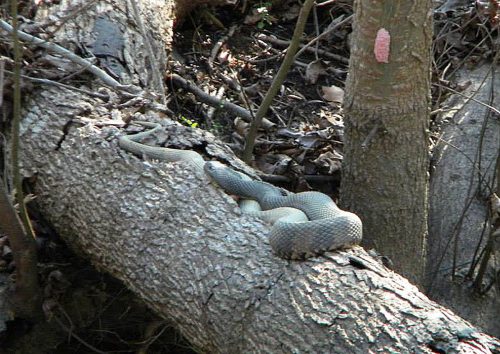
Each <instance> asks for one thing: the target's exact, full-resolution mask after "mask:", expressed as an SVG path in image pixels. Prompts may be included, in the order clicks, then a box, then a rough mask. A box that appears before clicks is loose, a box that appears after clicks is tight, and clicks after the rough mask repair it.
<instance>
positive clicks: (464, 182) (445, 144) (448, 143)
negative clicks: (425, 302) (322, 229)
mask: <svg viewBox="0 0 500 354" xmlns="http://www.w3.org/2000/svg"><path fill="white" fill-rule="evenodd" d="M496 69H497V67H494V66H493V67H492V64H491V63H485V64H483V65H482V66H480V67H478V68H477V69H474V70H467V69H463V70H461V71H460V72H459V76H458V78H457V80H458V81H461V83H462V84H464V83H465V82H469V86H468V87H467V89H466V90H464V91H463V92H462V95H458V94H455V95H452V96H451V97H450V98H449V99H448V100H447V102H446V103H445V105H444V107H443V110H444V113H443V114H442V115H441V116H440V117H438V119H439V121H438V123H440V124H441V129H442V130H441V133H440V136H439V140H437V142H436V146H435V148H434V151H433V163H432V167H433V168H432V169H431V185H430V206H431V209H430V216H429V259H428V271H429V272H428V284H427V286H428V287H429V290H430V294H431V296H432V297H433V298H435V299H437V300H439V302H441V303H443V304H446V305H448V306H450V307H452V308H453V309H454V310H455V311H457V313H459V314H461V315H462V316H464V317H465V318H467V319H469V320H470V321H472V322H474V323H476V324H478V325H480V326H482V327H483V328H485V329H487V330H488V332H489V333H492V334H495V335H497V336H499V335H500V321H499V320H498V309H499V308H500V296H499V294H498V289H499V288H498V286H492V287H491V288H490V289H489V290H488V291H487V292H485V293H483V294H481V290H482V288H484V287H485V286H487V285H488V284H491V282H493V283H494V284H495V283H496V284H498V279H497V277H496V276H495V274H497V272H498V271H499V267H498V265H496V266H495V262H494V259H495V258H496V259H498V257H499V256H500V254H498V252H499V250H498V249H496V255H493V257H492V258H491V260H490V262H489V265H488V269H487V271H486V272H485V277H484V278H483V281H482V282H481V287H480V288H476V289H474V287H472V284H473V280H474V278H475V277H476V276H477V275H478V268H479V264H480V262H479V259H480V255H481V254H482V250H483V249H484V247H485V245H486V243H487V242H488V239H489V238H490V237H493V236H492V235H491V231H492V225H491V219H490V217H491V215H490V213H489V205H488V204H489V203H488V200H489V197H490V196H491V193H492V192H494V191H495V190H496V191H497V193H498V190H497V189H496V187H497V185H496V183H495V168H496V164H497V158H498V154H499V151H500V148H499V147H500V123H499V121H498V119H496V118H495V115H496V113H494V112H491V111H490V109H489V108H487V107H485V106H484V105H481V104H479V103H477V102H476V101H473V100H472V99H470V98H469V97H473V99H475V100H477V101H480V102H483V103H485V104H489V105H491V106H493V107H500V99H499V98H498V96H496V95H494V91H493V90H494V88H495V87H499V86H500V79H499V78H498V75H493V71H494V70H496ZM464 96H465V97H464ZM496 178H497V179H498V176H496ZM491 241H493V240H491ZM493 244H494V243H493Z"/></svg>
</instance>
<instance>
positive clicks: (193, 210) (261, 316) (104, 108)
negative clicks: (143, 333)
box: [20, 1, 500, 353]
mask: <svg viewBox="0 0 500 354" xmlns="http://www.w3.org/2000/svg"><path fill="white" fill-rule="evenodd" d="M114 4H122V5H123V3H120V2H119V1H118V2H115V3H114ZM100 6H104V5H102V4H101V5H100ZM106 6H107V5H106ZM124 7H125V6H124ZM122 10H123V9H122ZM127 13H128V12H127V11H114V12H113V13H112V16H113V20H114V21H121V22H120V23H122V24H123V27H121V28H123V30H124V31H125V32H124V33H126V38H129V39H130V38H136V37H134V35H133V34H131V33H129V32H128V31H133V30H134V29H133V28H130V27H131V26H125V24H127V23H128V24H130V23H132V21H127V19H121V18H119V15H121V16H123V15H124V14H127ZM150 13H151V12H150ZM83 19H84V20H86V21H83V22H82V23H81V24H80V23H79V24H80V25H81V26H75V27H74V30H75V31H77V32H78V33H74V34H75V35H76V36H74V37H72V38H74V39H75V38H77V39H80V38H82V37H81V35H82V34H83V33H86V32H85V31H88V30H89V28H92V27H91V26H92V24H93V23H94V22H93V21H92V20H91V19H90V17H88V14H87V15H85V16H84V17H83ZM143 20H144V22H145V23H146V24H147V21H146V18H145V19H143ZM89 26H90V27H89ZM147 26H148V28H150V29H151V30H152V31H153V32H152V33H153V34H155V33H156V32H154V30H155V27H154V26H151V25H150V24H149V25H147ZM72 28H73V27H72ZM79 31H81V32H79ZM153 38H162V36H161V35H158V37H156V36H153ZM153 40H154V39H153ZM157 44H158V43H157ZM134 45H137V46H138V47H135V48H134V47H133V46H134ZM125 46H126V48H125V50H126V53H128V52H129V51H130V52H131V53H133V55H132V54H131V55H126V56H125V57H126V62H125V64H126V67H127V69H128V70H127V71H128V72H130V73H137V72H141V73H147V72H148V71H147V70H145V69H144V68H143V69H142V70H140V66H141V65H144V63H145V61H144V58H143V57H142V56H141V55H139V53H140V49H142V47H141V42H139V41H126V42H125ZM158 46H159V45H158ZM135 59H137V61H135ZM136 69H137V70H139V71H136ZM139 76H140V77H142V78H143V79H145V81H143V80H138V76H137V75H131V82H132V83H140V84H142V85H145V83H147V82H148V80H147V78H148V75H143V76H141V75H139ZM89 84H90V85H92V86H93V87H94V88H95V90H97V89H99V88H100V85H99V82H98V81H91V82H90V83H89ZM121 103H122V101H121V100H120V98H119V96H118V97H114V98H112V99H111V100H103V99H100V98H96V97H94V96H92V95H87V94H85V93H81V92H77V91H73V90H69V89H67V88H62V87H42V88H40V89H36V90H35V91H33V92H32V93H31V94H30V95H29V97H26V102H25V105H24V111H23V122H22V126H21V146H22V149H21V154H20V156H21V159H22V165H23V174H24V176H26V177H29V178H30V179H31V180H35V182H34V190H35V192H36V196H37V203H38V206H39V208H40V210H41V212H42V213H43V215H44V217H45V218H46V219H47V220H48V221H50V222H51V224H52V225H53V226H54V229H55V230H56V231H57V232H58V233H59V234H60V235H61V237H63V238H64V240H66V242H67V243H68V244H69V245H70V246H71V247H73V248H74V249H75V250H77V251H78V252H79V253H80V254H82V255H83V256H85V257H87V258H89V259H90V260H91V261H92V262H93V264H94V265H95V266H96V267H97V268H98V269H101V270H103V271H106V272H108V273H110V274H112V275H113V276H115V277H116V278H118V279H120V280H121V281H123V282H124V283H125V284H126V285H127V287H128V288H130V289H131V290H132V291H133V292H134V293H136V294H137V296H138V297H140V298H141V299H143V300H144V301H145V302H146V303H147V304H148V305H149V306H150V307H151V308H152V309H153V310H155V311H156V312H157V313H158V314H159V315H161V316H162V317H164V318H166V319H169V320H170V321H171V322H172V324H173V325H174V326H175V327H176V328H177V329H179V330H180V331H181V332H182V333H183V335H184V336H185V337H186V338H187V339H188V340H190V341H191V343H192V344H193V345H194V346H196V347H197V348H200V349H201V350H203V351H206V352H218V353H238V352H243V353H251V352H266V353H289V352H317V353H350V352H353V353H359V352H370V351H386V352H391V351H392V352H408V351H417V352H418V351H421V352H432V351H436V350H442V351H452V350H462V351H464V352H466V351H467V350H470V351H472V350H475V351H476V352H484V353H487V352H490V351H497V352H498V351H500V343H499V342H498V341H497V340H496V339H494V338H491V337H488V336H487V335H485V334H483V333H481V332H480V331H479V330H477V329H475V328H474V327H473V326H472V325H470V324H469V323H467V322H466V321H464V320H462V319H460V318H459V317H457V316H455V315H454V314H453V313H452V312H450V311H449V310H447V309H445V308H443V307H441V306H439V305H437V304H435V303H433V302H432V301H430V300H429V299H428V298H427V297H425V296H424V295H423V294H421V293H419V292H418V289H417V288H416V287H415V286H413V285H411V284H410V283H409V282H408V281H407V280H405V279H404V278H402V277H401V276H399V275H397V274H395V273H393V272H391V271H389V270H387V269H385V268H384V267H382V266H381V265H379V264H378V263H377V262H375V261H374V260H373V259H372V258H371V257H369V256H368V255H367V254H366V253H365V252H364V250H363V249H362V248H355V249H352V250H349V251H341V252H335V253H328V254H327V255H325V256H323V257H317V258H313V259H311V260H309V261H307V262H291V261H286V260H282V259H279V258H277V257H275V256H274V255H273V254H272V253H271V249H270V247H269V244H268V241H267V235H268V231H269V229H268V227H267V226H266V225H264V224H263V223H262V222H260V221H258V220H255V219H252V218H249V217H247V216H244V215H241V214H240V212H239V211H238V209H237V206H236V204H235V203H234V201H232V199H230V198H229V197H228V196H227V195H225V194H224V193H223V192H222V191H221V190H219V189H218V188H216V187H215V186H213V185H212V184H210V183H209V182H208V181H207V180H206V179H205V178H203V176H198V175H197V174H196V173H194V171H192V169H190V168H189V167H188V166H183V165H179V164H168V163H163V162H151V161H147V160H146V161H143V160H141V159H139V158H137V157H134V156H131V155H130V154H128V153H126V152H124V151H122V150H120V149H119V148H118V146H117V141H116V140H117V139H116V138H117V136H118V135H119V134H123V133H124V132H122V131H120V130H119V129H118V128H117V127H116V126H115V125H114V124H119V122H121V121H122V120H123V119H127V118H130V116H131V115H134V116H135V117H137V118H139V119H143V120H156V121H159V120H160V118H161V116H162V114H160V113H157V112H155V111H154V110H151V109H149V108H148V106H143V105H142V103H143V100H137V101H136V103H137V106H136V107H135V108H137V109H131V108H130V107H128V106H127V105H121ZM139 110H140V111H141V112H144V113H138V111H139ZM131 112H132V113H131ZM133 112H135V113H133ZM164 121H165V120H164ZM166 129H167V131H168V138H169V141H172V140H174V141H175V140H177V141H179V142H180V143H185V145H187V147H190V148H196V149H199V150H201V151H202V152H204V154H205V155H206V156H219V158H222V157H224V156H226V157H227V159H228V160H229V161H233V162H231V164H232V165H237V160H236V159H234V158H233V157H231V156H230V155H229V154H228V153H227V152H225V150H223V149H221V148H220V147H219V145H217V144H216V143H215V140H214V138H213V137H212V136H211V135H210V134H205V133H202V132H200V133H194V134H195V135H194V136H190V137H188V136H187V135H186V134H187V131H188V129H186V128H179V127H178V126H177V125H175V124H172V125H170V126H169V127H168V128H166ZM160 137H161V136H160ZM162 139H164V140H165V139H166V137H165V136H163V137H162ZM160 143H161V142H160Z"/></svg>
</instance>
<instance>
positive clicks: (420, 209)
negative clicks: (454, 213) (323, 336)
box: [341, 0, 432, 284]
mask: <svg viewBox="0 0 500 354" xmlns="http://www.w3.org/2000/svg"><path fill="white" fill-rule="evenodd" d="M396 4H397V5H396ZM431 9H432V8H431V1H428V0H419V1H400V2H397V3H395V2H393V1H379V2H377V3H373V2H371V1H363V0H361V1H357V2H356V3H355V21H354V25H353V34H352V39H351V58H350V64H349V76H348V79H347V83H346V98H345V104H344V107H345V114H346V134H345V147H344V153H345V156H344V166H343V170H342V171H343V176H342V190H341V200H342V204H343V206H345V207H347V208H348V209H350V210H351V211H353V212H355V213H356V214H358V215H359V216H360V217H361V220H362V221H363V224H364V228H363V237H364V245H365V246H367V247H375V248H376V249H377V251H379V252H380V253H382V254H384V255H386V256H388V257H389V258H390V259H391V260H392V262H393V263H394V267H395V269H396V270H397V271H398V272H401V273H402V274H403V275H405V276H407V277H408V278H409V279H410V280H412V281H413V282H415V283H417V284H419V283H420V282H421V280H422V276H423V272H424V268H425V242H426V236H427V187H428V177H427V169H428V161H429V157H428V155H429V149H428V131H427V129H428V119H429V107H430V106H429V104H430V73H429V68H430V46H431V40H432V25H431V23H432V10H431ZM384 30H385V31H387V32H388V33H386V32H384ZM384 34H385V35H384ZM387 34H388V35H389V36H390V44H388V43H387ZM387 46H388V48H387ZM385 49H387V50H388V51H385V52H384V50H385ZM375 52H377V53H375ZM384 54H385V55H387V54H388V58H385V56H384ZM386 59H387V60H386ZM385 61H387V62H385Z"/></svg>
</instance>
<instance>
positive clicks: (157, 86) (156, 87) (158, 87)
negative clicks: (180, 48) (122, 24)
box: [130, 0, 167, 104]
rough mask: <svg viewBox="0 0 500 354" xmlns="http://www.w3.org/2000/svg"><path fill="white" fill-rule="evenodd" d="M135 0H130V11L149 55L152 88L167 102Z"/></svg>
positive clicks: (155, 60) (156, 61) (164, 102)
mask: <svg viewBox="0 0 500 354" xmlns="http://www.w3.org/2000/svg"><path fill="white" fill-rule="evenodd" d="M136 1H137V0H132V1H131V2H130V3H131V4H132V11H133V13H134V19H135V21H136V22H137V24H138V26H139V31H140V32H141V36H142V39H143V40H144V44H145V46H146V50H147V52H148V57H149V65H151V77H152V78H153V80H152V81H153V89H154V90H155V91H157V93H159V95H160V97H161V103H162V104H167V97H166V96H165V86H163V77H162V75H161V73H160V69H159V68H158V58H157V57H156V55H155V53H154V51H153V47H152V46H151V41H150V39H149V37H148V35H147V32H146V28H145V27H144V23H143V22H142V18H141V16H140V15H139V9H138V8H137V2H136Z"/></svg>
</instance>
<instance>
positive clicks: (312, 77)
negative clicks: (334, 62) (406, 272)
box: [306, 60, 327, 84]
mask: <svg viewBox="0 0 500 354" xmlns="http://www.w3.org/2000/svg"><path fill="white" fill-rule="evenodd" d="M326 69H327V68H326V66H325V65H324V64H323V61H321V60H315V61H312V62H310V63H309V65H307V68H306V82H307V83H308V84H315V83H316V82H317V81H318V78H319V76H320V75H326V74H327V72H326Z"/></svg>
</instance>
